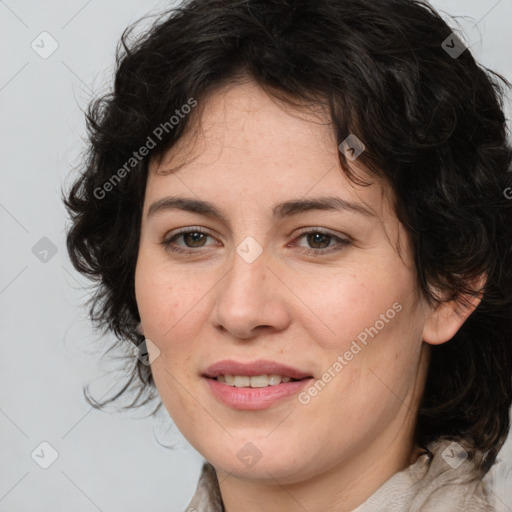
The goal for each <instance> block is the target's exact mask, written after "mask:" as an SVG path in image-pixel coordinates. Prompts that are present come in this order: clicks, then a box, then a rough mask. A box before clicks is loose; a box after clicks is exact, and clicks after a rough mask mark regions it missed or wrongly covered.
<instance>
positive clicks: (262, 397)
mask: <svg viewBox="0 0 512 512" xmlns="http://www.w3.org/2000/svg"><path fill="white" fill-rule="evenodd" d="M205 380H206V381H207V383H208V385H209V386H210V390H211V392H212V393H213V395H214V396H215V397H216V398H217V399H218V400H220V401H221V402H222V403H224V404H226V405H229V406H230V407H233V408H234V409H244V410H255V409H265V408H266V407H270V406H271V405H273V404H275V403H276V402H278V401H279V400H282V399H284V398H287V397H289V396H292V395H296V394H297V393H298V392H299V391H300V390H301V389H302V388H303V387H304V386H306V385H307V384H308V383H309V382H310V381H311V378H309V379H303V380H296V381H293V382H281V384H277V385H275V386H267V387H264V388H237V387H234V386H228V385H227V384H224V383H223V382H218V381H217V379H210V378H205Z"/></svg>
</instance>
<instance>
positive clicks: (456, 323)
mask: <svg viewBox="0 0 512 512" xmlns="http://www.w3.org/2000/svg"><path fill="white" fill-rule="evenodd" d="M486 281H487V275H486V274H482V275H481V276H480V277H479V278H478V279H476V280H475V281H474V282H473V286H472V289H473V290H475V291H477V292H478V293H479V297H474V296H472V295H469V294H464V295H461V296H459V300H455V299H453V300H450V301H447V302H440V303H439V304H438V305H437V306H432V307H428V314H427V317H426V319H425V324H424V326H423V341H425V342H426V343H429V344H430V345H441V344H442V343H445V342H447V341H449V340H451V339H452V338H453V337H454V336H455V334H456V333H457V331H458V330H459V329H460V328H461V326H462V324H463V323H464V322H465V321H466V320H467V319H468V317H469V315H471V313H473V311H474V310H475V309H476V308H477V306H478V305H479V304H480V302H481V297H482V295H483V287H484V285H485V282H486Z"/></svg>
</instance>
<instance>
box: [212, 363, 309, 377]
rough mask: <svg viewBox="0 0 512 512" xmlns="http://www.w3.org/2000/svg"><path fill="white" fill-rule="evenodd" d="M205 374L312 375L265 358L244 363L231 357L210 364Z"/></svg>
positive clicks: (250, 375)
mask: <svg viewBox="0 0 512 512" xmlns="http://www.w3.org/2000/svg"><path fill="white" fill-rule="evenodd" d="M203 375H204V376H205V377H210V378H215V377H218V376H219V375H246V376H249V377H254V376H256V375H281V376H282V377H290V378H292V379H303V378H305V377H311V375H310V374H308V373H305V372H303V371H301V370H298V369H297V368H292V367H291V366H288V365H285V364H281V363H277V362H275V361H268V360H264V359H259V360H257V361H253V362H251V363H242V362H239V361H232V360H229V359H225V360H223V361H217V362H216V363H214V364H212V365H211V366H209V367H208V368H207V369H206V371H205V373H204V374H203Z"/></svg>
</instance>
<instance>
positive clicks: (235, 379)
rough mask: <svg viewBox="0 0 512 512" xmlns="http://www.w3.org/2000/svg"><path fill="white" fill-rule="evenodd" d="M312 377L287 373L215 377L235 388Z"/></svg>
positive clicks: (261, 386) (276, 384)
mask: <svg viewBox="0 0 512 512" xmlns="http://www.w3.org/2000/svg"><path fill="white" fill-rule="evenodd" d="M309 378H312V377H304V378H302V379H294V378H292V377H289V376H287V375H277V374H271V375H265V374H264V375H253V376H249V375H229V374H226V375H223V374H221V375H217V377H214V379H215V380H216V381H217V382H222V383H224V384H226V385H228V386H232V387H234V388H266V387H268V386H278V385H279V384H281V383H285V384H286V383H288V382H298V381H300V380H305V379H309Z"/></svg>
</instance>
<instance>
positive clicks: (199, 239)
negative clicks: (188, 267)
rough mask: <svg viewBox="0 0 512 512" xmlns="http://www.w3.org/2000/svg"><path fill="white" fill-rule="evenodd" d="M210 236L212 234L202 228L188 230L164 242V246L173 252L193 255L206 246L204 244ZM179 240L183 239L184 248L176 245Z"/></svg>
mask: <svg viewBox="0 0 512 512" xmlns="http://www.w3.org/2000/svg"><path fill="white" fill-rule="evenodd" d="M209 236H211V235H210V233H209V232H207V231H205V230H204V229H202V228H199V227H196V228H193V229H191V228H187V229H184V230H182V231H179V232H178V233H175V234H174V235H172V236H171V237H170V238H167V239H165V240H163V241H162V245H163V246H164V247H165V248H166V249H167V250H169V251H171V252H175V253H184V254H185V253H186V254H192V253H193V252H194V251H193V249H195V248H200V247H204V246H205V245H204V243H203V242H205V240H206V239H207V237H209ZM178 238H183V241H184V242H185V246H184V248H183V246H179V245H178V246H177V245H175V244H174V243H175V241H176V240H177V239H178ZM189 244H190V245H189Z"/></svg>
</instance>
